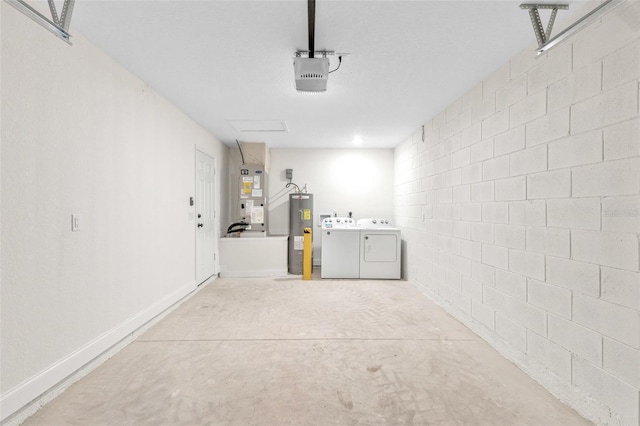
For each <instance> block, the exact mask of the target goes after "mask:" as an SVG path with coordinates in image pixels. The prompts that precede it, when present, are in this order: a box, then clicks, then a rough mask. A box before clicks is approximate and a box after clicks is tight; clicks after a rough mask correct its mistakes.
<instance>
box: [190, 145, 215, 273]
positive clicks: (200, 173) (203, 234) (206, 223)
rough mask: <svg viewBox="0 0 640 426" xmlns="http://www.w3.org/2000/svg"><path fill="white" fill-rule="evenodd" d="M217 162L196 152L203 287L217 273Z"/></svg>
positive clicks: (199, 265)
mask: <svg viewBox="0 0 640 426" xmlns="http://www.w3.org/2000/svg"><path fill="white" fill-rule="evenodd" d="M215 183H216V161H215V158H213V157H210V156H208V155H207V154H205V153H203V152H200V151H197V150H196V200H195V202H196V205H195V207H196V222H195V223H196V281H197V283H198V284H202V283H203V282H204V281H206V280H207V279H208V278H209V277H211V276H212V275H213V274H215V273H216V253H217V249H218V244H217V242H218V232H217V229H216V209H215V207H216V205H215V204H216V203H215V195H216V193H215V188H216V186H215Z"/></svg>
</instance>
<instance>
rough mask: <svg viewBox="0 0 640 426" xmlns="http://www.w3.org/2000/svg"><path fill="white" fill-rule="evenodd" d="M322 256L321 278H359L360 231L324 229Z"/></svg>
mask: <svg viewBox="0 0 640 426" xmlns="http://www.w3.org/2000/svg"><path fill="white" fill-rule="evenodd" d="M320 258H321V263H320V278H358V277H359V275H360V232H359V231H358V230H355V229H354V230H351V229H337V230H336V229H323V230H322V251H321V257H320Z"/></svg>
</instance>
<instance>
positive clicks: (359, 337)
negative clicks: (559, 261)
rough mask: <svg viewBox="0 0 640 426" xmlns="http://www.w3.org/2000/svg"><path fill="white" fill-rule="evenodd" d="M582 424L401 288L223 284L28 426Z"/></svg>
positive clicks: (342, 283) (389, 284) (393, 284)
mask: <svg viewBox="0 0 640 426" xmlns="http://www.w3.org/2000/svg"><path fill="white" fill-rule="evenodd" d="M432 424H439V425H461V424H464V425H467V424H476V425H563V426H566V425H582V424H590V422H588V421H586V420H585V419H583V418H582V417H580V416H579V415H578V414H576V413H575V412H574V411H573V410H571V409H570V408H568V407H566V406H565V405H563V404H562V403H560V402H559V401H558V400H556V399H555V398H554V397H552V396H551V395H550V394H549V393H547V392H546V391H545V390H544V389H543V388H542V387H541V386H539V385H538V384H537V383H535V382H534V381H533V380H531V379H530V378H529V377H528V376H527V375H525V374H524V373H523V372H522V371H520V370H519V369H518V368H517V367H516V366H514V365H513V364H511V363H510V362H509V361H507V360H505V359H504V358H502V357H501V356H500V355H499V354H498V353H497V352H496V351H494V350H493V349H492V348H491V347H490V346H489V345H488V344H486V343H485V342H484V341H482V340H481V339H480V338H479V337H477V336H476V335H475V334H473V333H472V332H471V331H469V330H468V329H467V328H466V327H464V326H463V325H461V324H460V323H459V322H457V321H456V320H454V319H453V318H452V317H451V316H449V315H448V314H447V313H446V312H444V311H443V310H442V309H440V308H439V307H437V306H436V305H434V304H433V303H431V302H430V301H429V300H428V299H427V298H426V297H424V296H423V295H422V294H421V293H420V292H419V291H418V290H417V289H416V288H414V287H413V286H412V285H411V284H409V283H407V282H404V281H347V280H318V279H314V280H313V281H301V280H299V279H295V278H275V279H263V278H261V279H232V278H219V279H217V280H215V281H213V282H212V283H211V284H209V285H208V286H207V287H206V288H204V289H202V290H201V291H200V292H199V293H197V294H196V295H195V296H194V297H192V298H191V299H189V300H188V301H186V302H185V303H184V304H183V305H182V306H180V307H179V308H178V309H176V310H175V311H174V312H173V313H171V314H170V315H169V316H167V317H166V318H165V319H163V320H162V321H161V322H159V323H158V324H156V325H155V326H154V327H153V328H151V329H150V330H149V331H148V332H146V333H145V334H144V335H142V336H141V337H140V338H139V339H138V340H136V341H135V342H134V343H132V344H130V345H129V346H127V347H126V348H125V349H123V350H122V351H121V352H119V353H118V354H117V355H115V356H114V357H112V358H111V359H109V360H108V361H107V362H106V363H105V364H103V365H102V366H100V367H98V368H97V369H96V370H94V371H93V372H92V373H90V374H89V375H88V376H87V377H85V378H84V379H82V380H81V381H79V382H78V383H76V384H74V385H73V386H71V387H70V388H69V389H68V390H67V391H66V392H65V393H63V394H62V395H60V396H59V397H58V398H57V399H55V400H54V401H52V402H51V403H50V404H48V405H47V406H46V407H44V408H43V409H41V410H40V411H38V412H37V413H36V414H35V415H34V416H32V417H31V418H30V419H28V420H27V421H26V422H25V425H30V426H35V425H47V426H49V425H278V426H280V425H322V426H325V425H432Z"/></svg>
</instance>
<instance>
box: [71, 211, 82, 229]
mask: <svg viewBox="0 0 640 426" xmlns="http://www.w3.org/2000/svg"><path fill="white" fill-rule="evenodd" d="M79 230H80V215H79V214H72V215H71V231H72V232H75V231H79Z"/></svg>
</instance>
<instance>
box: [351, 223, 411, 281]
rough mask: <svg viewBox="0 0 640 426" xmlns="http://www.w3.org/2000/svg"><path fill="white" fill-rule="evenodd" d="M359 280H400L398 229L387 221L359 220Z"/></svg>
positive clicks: (400, 248) (400, 251)
mask: <svg viewBox="0 0 640 426" xmlns="http://www.w3.org/2000/svg"><path fill="white" fill-rule="evenodd" d="M357 225H358V228H360V278H365V279H400V271H401V267H402V239H401V235H400V229H399V228H394V227H393V225H392V223H391V221H390V220H388V219H379V218H372V219H360V220H358V222H357Z"/></svg>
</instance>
